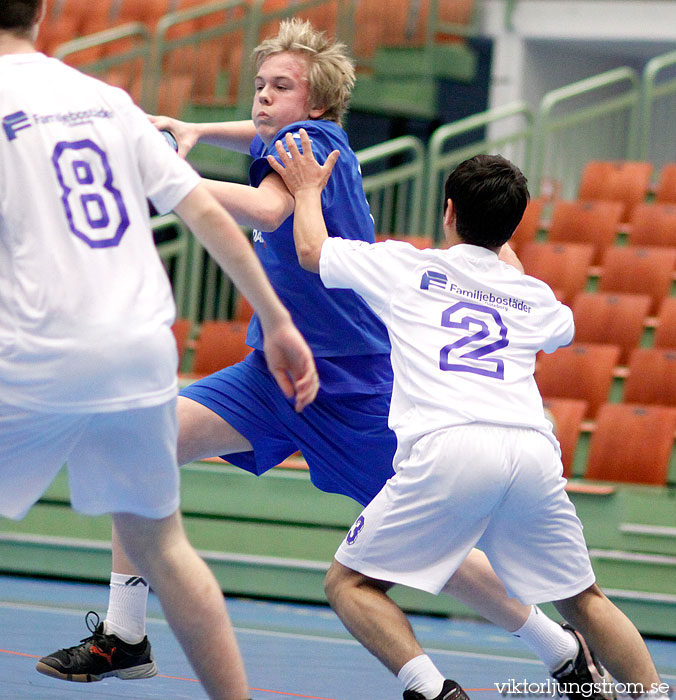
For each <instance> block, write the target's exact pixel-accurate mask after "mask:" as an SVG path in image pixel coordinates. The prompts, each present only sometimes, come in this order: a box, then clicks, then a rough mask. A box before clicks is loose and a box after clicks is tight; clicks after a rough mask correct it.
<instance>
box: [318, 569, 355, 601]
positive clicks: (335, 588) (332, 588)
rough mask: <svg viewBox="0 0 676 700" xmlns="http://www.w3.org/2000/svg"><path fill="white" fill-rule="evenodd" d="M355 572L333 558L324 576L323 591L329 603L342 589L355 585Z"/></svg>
mask: <svg viewBox="0 0 676 700" xmlns="http://www.w3.org/2000/svg"><path fill="white" fill-rule="evenodd" d="M356 573H357V572H356V571H353V570H352V569H348V568H347V567H346V566H343V565H342V564H340V563H339V562H337V561H336V560H335V559H334V560H333V562H331V566H330V567H329V570H328V571H327V572H326V577H325V578H324V593H325V594H326V598H327V600H328V601H329V603H330V604H331V605H333V602H334V601H335V600H336V599H337V598H338V597H339V596H340V593H341V591H342V590H344V589H345V588H346V587H349V586H351V585H356V581H355V576H354V574H356Z"/></svg>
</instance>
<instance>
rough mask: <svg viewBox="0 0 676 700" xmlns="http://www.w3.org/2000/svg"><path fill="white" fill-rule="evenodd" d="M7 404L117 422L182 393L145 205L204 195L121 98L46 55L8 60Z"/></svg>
mask: <svg viewBox="0 0 676 700" xmlns="http://www.w3.org/2000/svg"><path fill="white" fill-rule="evenodd" d="M0 105H1V107H0V110H1V111H0V120H1V121H2V125H1V126H2V128H1V129H0V395H1V396H2V400H3V402H6V403H9V404H13V405H16V406H22V407H25V408H30V409H34V410H45V411H51V410H58V411H67V412H91V411H117V410H122V409H126V408H130V407H136V408H139V407H142V406H151V405H157V404H160V403H163V402H164V401H167V400H168V399H169V398H171V396H172V395H173V394H174V393H175V391H176V349H175V343H174V341H173V336H172V333H171V324H172V322H173V319H174V313H175V310H174V303H173V299H172V294H171V288H170V285H169V282H168V279H167V276H166V274H165V272H164V269H163V266H162V263H161V261H160V259H159V256H158V253H157V250H156V248H155V245H154V241H153V236H152V232H151V229H150V225H149V214H148V205H147V201H146V197H147V198H148V199H150V200H151V201H152V202H153V204H154V206H155V207H156V209H157V210H158V211H159V212H161V213H164V212H167V211H170V210H171V209H173V208H174V207H175V206H176V205H177V204H178V203H179V202H180V201H181V200H182V199H183V198H184V197H185V196H186V195H187V194H188V193H189V192H190V191H191V190H192V189H193V188H194V187H195V186H196V185H197V184H198V182H199V177H198V176H197V174H196V173H195V172H194V171H193V170H192V168H191V167H190V166H189V165H188V164H187V163H185V162H184V161H182V160H181V159H180V158H178V156H176V154H175V153H173V152H172V150H171V148H169V146H168V145H167V143H166V141H165V140H164V139H163V138H162V136H161V135H160V134H159V132H157V130H156V129H155V128H154V127H153V126H152V125H151V124H150V122H149V121H148V119H147V118H146V116H145V115H144V114H143V112H142V111H141V110H140V109H139V108H138V107H136V106H135V105H134V104H133V102H132V101H131V99H130V98H129V96H128V95H127V94H126V93H125V92H124V91H122V90H120V89H117V88H113V87H110V86H108V85H105V84H104V83H102V82H100V81H98V80H95V79H94V78H91V77H88V76H85V75H83V74H82V73H79V72H78V71H75V70H73V69H71V68H69V67H67V66H65V65H64V64H63V63H61V62H60V61H57V60H56V59H51V58H47V57H46V56H44V55H42V54H19V55H6V56H2V57H0Z"/></svg>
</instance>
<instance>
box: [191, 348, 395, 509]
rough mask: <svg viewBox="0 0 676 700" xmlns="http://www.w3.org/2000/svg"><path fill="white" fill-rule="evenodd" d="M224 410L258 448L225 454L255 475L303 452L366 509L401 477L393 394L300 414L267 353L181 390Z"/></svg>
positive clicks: (325, 479) (323, 481)
mask: <svg viewBox="0 0 676 700" xmlns="http://www.w3.org/2000/svg"><path fill="white" fill-rule="evenodd" d="M181 396H185V397H187V398H189V399H192V400H193V401H197V402H198V403H200V404H202V405H203V406H206V407H207V408H209V409H211V410H212V411H214V412H215V413H217V414H218V415H219V416H221V418H223V420H225V421H226V422H227V423H229V424H230V425H231V426H232V427H233V428H234V429H235V430H237V431H238V432H239V433H241V434H242V435H243V436H244V437H245V438H246V439H247V440H248V441H249V442H250V443H251V445H252V446H253V451H250V452H235V453H232V454H229V455H223V458H224V459H227V461H228V462H230V463H232V464H234V465H236V466H238V467H241V468H242V469H246V471H249V472H251V473H252V474H257V475H259V474H263V473H264V472H266V471H268V469H271V468H272V467H274V466H276V465H277V464H279V463H280V462H283V461H284V460H285V459H286V458H287V457H288V456H289V455H292V454H293V453H294V452H296V451H297V450H300V451H301V452H302V454H303V457H305V460H306V461H307V464H308V467H309V470H310V479H311V480H312V483H313V484H314V485H315V486H316V487H317V488H318V489H321V490H322V491H328V492H330V493H340V494H343V495H345V496H349V497H350V498H353V499H354V500H355V501H357V502H359V503H360V504H361V505H366V504H367V503H370V502H371V500H372V499H373V498H374V497H375V495H376V494H377V493H378V492H379V491H380V489H381V488H382V487H383V486H384V484H385V482H386V481H387V480H388V479H389V478H390V477H391V476H393V474H394V471H393V469H392V458H393V457H394V452H395V450H396V447H397V440H396V437H395V435H394V433H393V432H392V431H391V430H390V429H389V428H388V426H387V417H388V413H389V409H390V394H389V393H387V394H383V393H380V394H330V393H328V392H323V391H321V390H320V391H319V394H318V395H317V398H316V399H315V401H314V402H313V403H312V404H310V405H309V406H308V407H307V408H305V409H304V410H303V412H302V413H296V411H295V410H294V407H293V402H292V401H290V400H289V399H287V398H286V397H285V396H284V394H283V393H282V391H281V389H280V388H279V387H278V385H277V383H276V382H275V380H274V378H273V376H272V375H271V374H270V372H269V371H268V369H267V367H266V365H265V361H264V359H262V355H261V354H260V353H258V352H252V353H251V354H250V355H248V357H247V358H246V359H245V360H244V361H242V362H239V363H238V364H236V365H232V366H231V367H226V368H225V369H222V370H221V371H220V372H216V373H215V374H212V375H210V376H208V377H205V378H204V379H201V380H199V381H197V382H195V383H194V384H191V385H190V386H187V387H186V388H185V389H183V390H182V391H181Z"/></svg>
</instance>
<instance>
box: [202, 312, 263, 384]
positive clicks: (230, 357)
mask: <svg viewBox="0 0 676 700" xmlns="http://www.w3.org/2000/svg"><path fill="white" fill-rule="evenodd" d="M246 329H247V324H246V323H237V322H233V321H205V322H204V323H203V324H202V326H201V328H200V332H199V335H198V337H197V340H196V341H195V355H194V357H193V366H192V372H191V374H192V375H195V376H204V375H206V374H211V373H212V372H217V371H218V370H219V369H223V368H224V367H228V366H229V365H234V364H236V363H237V362H240V361H241V360H243V359H244V358H245V357H246V356H247V355H248V354H249V353H250V352H251V348H250V347H249V346H248V345H247V344H246Z"/></svg>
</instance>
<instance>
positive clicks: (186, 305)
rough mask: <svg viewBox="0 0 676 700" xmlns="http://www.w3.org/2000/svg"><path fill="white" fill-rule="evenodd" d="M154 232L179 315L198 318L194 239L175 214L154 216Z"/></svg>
mask: <svg viewBox="0 0 676 700" xmlns="http://www.w3.org/2000/svg"><path fill="white" fill-rule="evenodd" d="M151 224H152V228H153V233H154V234H155V236H156V237H157V238H160V241H158V243H157V252H158V253H159V256H160V258H161V260H162V262H163V263H164V266H165V268H166V270H167V274H168V275H169V280H170V281H171V286H172V288H173V290H174V299H175V301H176V313H177V316H178V317H180V318H189V319H191V320H193V321H194V320H196V318H197V305H198V304H199V300H198V299H197V292H198V290H197V289H196V284H195V283H196V282H197V280H198V279H199V277H198V276H197V275H195V274H194V273H195V270H192V269H191V262H192V259H193V257H194V255H193V250H192V249H193V247H194V246H193V241H194V239H193V236H192V234H191V233H190V231H189V230H188V227H187V226H186V225H185V224H184V223H183V222H182V221H181V219H179V218H178V217H177V216H175V215H174V214H166V215H164V216H154V217H153V218H152V221H151Z"/></svg>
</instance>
